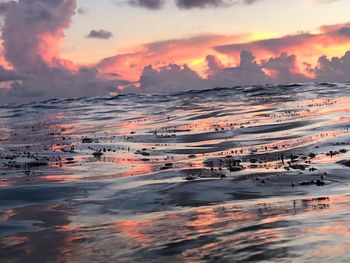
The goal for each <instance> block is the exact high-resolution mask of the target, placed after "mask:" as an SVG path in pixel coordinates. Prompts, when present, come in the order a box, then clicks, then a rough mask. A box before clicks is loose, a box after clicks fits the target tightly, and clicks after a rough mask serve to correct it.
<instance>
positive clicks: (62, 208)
mask: <svg viewBox="0 0 350 263" xmlns="http://www.w3.org/2000/svg"><path fill="white" fill-rule="evenodd" d="M349 94H350V84H347V83H321V84H312V83H310V84H295V85H288V86H250V87H233V88H217V89H213V90H206V91H189V92H184V93H178V94H169V95H125V96H117V97H113V98H80V99H56V100H50V101H45V102H36V103H29V104H17V105H3V106H0V261H1V262H165V261H168V262H261V261H263V262H264V261H269V262H349V260H350V256H349V254H348V247H349V245H350V227H349V223H348V222H349V220H350V185H349V182H350V181H349V178H350V168H349V166H350V161H349V160H350V152H349V151H350V133H349V127H350V97H349Z"/></svg>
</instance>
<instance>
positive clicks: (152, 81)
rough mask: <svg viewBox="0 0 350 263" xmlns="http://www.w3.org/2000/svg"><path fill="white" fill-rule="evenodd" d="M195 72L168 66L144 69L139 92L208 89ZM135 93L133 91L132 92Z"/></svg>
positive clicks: (184, 67)
mask: <svg viewBox="0 0 350 263" xmlns="http://www.w3.org/2000/svg"><path fill="white" fill-rule="evenodd" d="M207 84H208V83H206V82H205V81H204V80H203V79H202V78H201V77H200V76H199V75H198V74H197V73H196V72H195V71H193V70H192V69H190V68H189V67H188V66H186V65H184V66H179V65H176V64H170V65H169V66H167V67H162V68H160V69H154V68H153V67H152V66H147V67H145V68H144V70H143V72H142V75H141V77H140V85H141V90H139V91H141V92H143V93H164V92H175V91H186V90H190V89H203V88H204V87H207V88H209V86H207ZM133 91H134V92H135V90H133Z"/></svg>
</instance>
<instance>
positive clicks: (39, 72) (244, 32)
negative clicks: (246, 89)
mask: <svg viewBox="0 0 350 263" xmlns="http://www.w3.org/2000/svg"><path fill="white" fill-rule="evenodd" d="M349 9H350V1H348V0H338V1H336V0H329V1H327V0H318V1H317V0H314V1H312V0H278V1H277V0H232V1H230V0H227V1H226V0H201V1H200V0H165V1H162V0H99V1H97V0H19V1H1V6H0V13H1V20H2V25H3V26H2V38H3V45H2V48H1V53H2V56H1V64H2V68H1V69H0V80H1V86H0V87H1V88H0V95H1V99H0V102H2V103H6V102H11V101H18V100H40V99H46V98H56V97H75V96H95V95H97V96H98V95H108V94H117V93H123V92H140V91H141V92H146V93H148V92H150V93H152V92H176V91H181V90H188V89H204V88H213V87H217V86H234V85H253V84H271V83H278V84H280V83H281V84H283V83H291V82H311V81H329V82H331V81H347V80H350V78H349V79H348V76H350V53H346V52H347V51H350V17H349V15H348V10H349Z"/></svg>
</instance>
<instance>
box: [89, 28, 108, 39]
mask: <svg viewBox="0 0 350 263" xmlns="http://www.w3.org/2000/svg"><path fill="white" fill-rule="evenodd" d="M87 37H88V38H97V39H110V38H112V37H113V34H112V33H111V32H109V31H107V30H104V29H100V30H91V31H90V33H89V34H88V35H87Z"/></svg>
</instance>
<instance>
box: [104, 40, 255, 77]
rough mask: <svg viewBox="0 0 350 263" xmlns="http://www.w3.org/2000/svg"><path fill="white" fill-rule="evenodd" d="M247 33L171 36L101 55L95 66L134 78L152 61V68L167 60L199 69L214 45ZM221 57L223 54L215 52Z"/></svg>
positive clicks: (162, 65) (121, 75) (165, 63)
mask: <svg viewBox="0 0 350 263" xmlns="http://www.w3.org/2000/svg"><path fill="white" fill-rule="evenodd" d="M249 37H250V36H249V35H234V36H223V35H201V36H195V37H188V38H183V39H171V40H166V41H159V42H154V43H148V44H145V45H143V46H141V47H139V48H138V50H137V51H135V52H132V53H127V54H119V55H116V56H113V57H109V58H105V59H103V60H102V61H101V62H100V63H99V64H98V68H99V69H100V70H102V71H103V72H104V73H117V74H118V75H119V77H120V78H122V79H128V80H131V81H138V80H139V77H140V74H141V73H142V70H143V69H144V67H145V66H148V65H153V66H154V67H156V68H160V67H164V66H167V65H168V64H171V63H176V64H180V65H181V64H188V65H191V67H193V68H194V69H196V70H197V71H199V73H202V72H204V67H203V66H204V64H205V57H206V56H207V54H208V53H216V52H215V51H213V50H212V47H213V46H215V45H222V44H226V43H230V42H232V41H235V42H237V41H246V40H248V39H249ZM218 56H219V57H220V59H221V60H223V61H225V57H226V56H225V55H221V54H218Z"/></svg>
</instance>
